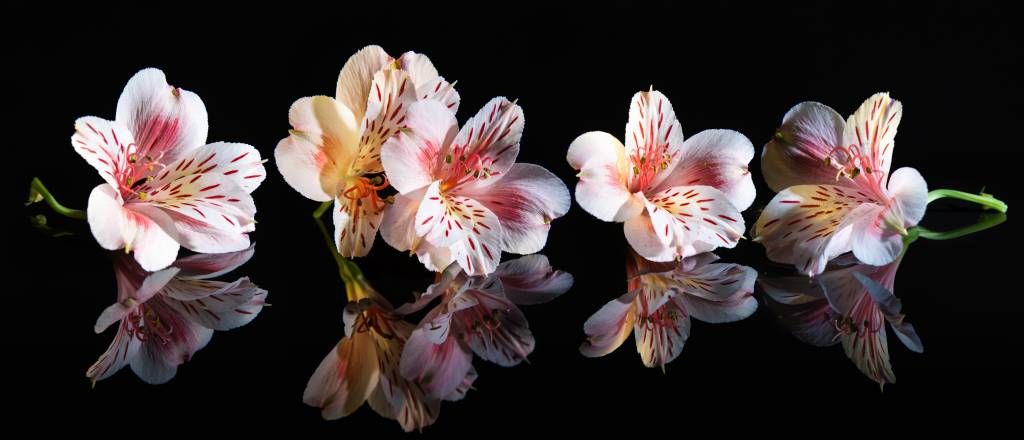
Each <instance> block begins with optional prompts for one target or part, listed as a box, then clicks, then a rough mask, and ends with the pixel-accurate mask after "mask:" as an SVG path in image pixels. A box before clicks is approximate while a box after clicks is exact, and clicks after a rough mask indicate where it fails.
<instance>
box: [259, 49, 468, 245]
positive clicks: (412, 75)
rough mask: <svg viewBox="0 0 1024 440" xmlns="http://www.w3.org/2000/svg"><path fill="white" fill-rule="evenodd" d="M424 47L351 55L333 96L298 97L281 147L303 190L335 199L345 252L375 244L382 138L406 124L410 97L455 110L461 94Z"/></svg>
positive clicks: (285, 166) (279, 158) (283, 162)
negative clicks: (396, 53)
mask: <svg viewBox="0 0 1024 440" xmlns="http://www.w3.org/2000/svg"><path fill="white" fill-rule="evenodd" d="M453 86H454V84H449V83H448V82H447V81H445V80H444V78H443V77H441V76H440V75H438V73H437V69H435V68H434V65H433V64H432V63H431V62H430V59H428V58H427V57H426V56H425V55H422V54H418V53H415V52H406V53H404V54H402V56H401V57H399V58H397V59H396V58H392V57H391V56H390V55H388V54H387V52H384V49H382V48H380V47H379V46H367V47H365V48H363V49H362V50H360V51H359V52H357V53H356V54H354V55H352V56H351V57H350V58H349V59H348V61H347V62H345V66H344V67H342V69H341V74H340V75H339V77H338V88H337V92H336V94H335V97H334V98H331V97H329V96H313V97H307V98H302V99H299V100H298V101H295V103H294V104H292V107H291V110H290V111H289V114H288V120H289V122H290V123H291V125H292V130H291V131H290V135H289V136H288V137H287V138H284V139H283V140H281V142H280V143H278V145H277V149H276V150H275V151H274V156H275V158H276V163H277V167H278V169H279V170H280V171H281V175H282V176H284V179H285V181H286V182H288V184H289V185H291V187H292V188H294V189H295V190H296V191H298V192H299V193H300V194H302V195H303V196H305V197H307V198H309V199H312V200H316V201H320V202H328V201H333V202H334V208H333V210H332V211H333V219H334V229H335V233H334V234H335V235H334V240H335V244H336V245H337V247H338V252H339V253H340V254H341V255H342V256H343V257H348V258H350V257H361V256H365V255H366V254H367V253H369V252H370V248H371V247H372V246H373V242H374V240H375V239H376V237H377V230H378V229H379V228H380V227H381V217H382V216H383V215H384V211H385V208H387V203H386V202H385V201H384V200H383V199H382V198H381V197H380V195H379V194H378V192H379V191H380V190H383V189H384V188H386V187H387V186H388V182H387V179H386V178H385V177H384V175H383V174H382V173H383V171H384V169H383V168H382V166H381V163H380V149H381V145H382V144H383V143H384V141H386V140H387V139H388V138H390V137H392V136H393V135H395V134H396V133H398V132H399V130H401V129H402V128H404V127H405V126H406V124H407V116H406V114H407V111H408V110H409V106H410V104H412V103H413V102H416V101H417V100H419V99H429V100H433V101H436V102H438V103H440V105H441V106H443V107H445V108H448V109H451V110H452V111H455V110H456V109H458V105H459V94H458V93H457V92H456V91H455V89H454V88H453Z"/></svg>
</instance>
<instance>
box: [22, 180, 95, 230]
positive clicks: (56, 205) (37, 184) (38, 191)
mask: <svg viewBox="0 0 1024 440" xmlns="http://www.w3.org/2000/svg"><path fill="white" fill-rule="evenodd" d="M28 197H29V203H35V202H38V201H40V200H43V201H45V202H46V204H47V205H50V208H52V209H53V211H54V212H56V213H57V214H60V215H63V216H65V217H70V218H73V219H78V220H85V219H86V216H85V211H83V210H81V209H71V208H68V207H66V206H64V205H61V204H60V202H58V201H57V199H56V198H54V197H53V194H50V191H49V190H47V189H46V186H45V185H43V181H41V180H39V178H38V177H35V178H33V179H32V184H31V185H29V193H28Z"/></svg>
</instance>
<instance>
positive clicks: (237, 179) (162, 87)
mask: <svg viewBox="0 0 1024 440" xmlns="http://www.w3.org/2000/svg"><path fill="white" fill-rule="evenodd" d="M207 128H208V127H207V120H206V107H204V106H203V102H202V101H201V100H200V99H199V96H196V94H195V93H192V92H189V91H187V90H182V89H180V88H177V87H172V86H170V85H168V84H167V80H166V78H165V77H164V74H163V72H161V71H159V70H157V69H145V70H142V71H140V72H138V73H136V74H135V76H133V77H132V78H131V80H129V81H128V85H126V86H125V89H124V92H122V93H121V97H120V99H118V101H117V116H116V117H115V119H114V120H113V121H107V120H104V119H100V118H96V117H92V116H87V117H83V118H79V119H78V120H77V121H75V135H74V136H72V137H71V144H72V146H73V147H74V148H75V151H77V152H78V153H79V154H81V155H82V157H84V158H85V160H86V161H88V162H89V164H90V165H92V166H94V167H96V169H97V170H98V171H99V173H100V176H101V177H103V179H104V180H106V182H107V183H106V184H102V185H99V186H97V187H96V188H95V189H94V190H93V191H92V194H91V195H90V196H89V207H88V210H87V214H88V220H89V227H90V228H91V229H92V233H93V236H95V237H96V241H97V242H99V244H100V246H103V247H104V248H105V249H109V250H115V249H120V248H122V247H123V248H125V250H126V251H132V250H134V251H135V259H136V260H137V261H138V262H139V264H141V265H142V267H143V268H144V269H146V270H148V271H155V270H160V269H163V268H165V267H167V266H168V265H170V264H171V263H172V262H173V261H174V259H175V257H176V256H177V255H178V248H179V245H180V246H184V247H186V248H188V249H191V250H193V251H196V252H206V253H219V252H233V251H239V250H242V249H245V248H246V247H248V246H249V237H248V235H246V233H248V232H251V231H253V230H254V229H255V227H256V226H255V220H254V219H253V217H254V216H255V215H256V206H255V205H254V204H253V200H252V197H251V196H250V195H249V194H250V193H251V192H252V191H253V190H254V189H256V187H258V186H259V185H260V182H262V181H263V179H264V178H265V176H266V171H265V170H264V169H263V161H262V160H261V159H260V154H259V152H258V151H256V149H255V148H253V147H251V146H249V145H246V144H236V143H226V142H217V143H213V144H209V145H205V144H206V132H207Z"/></svg>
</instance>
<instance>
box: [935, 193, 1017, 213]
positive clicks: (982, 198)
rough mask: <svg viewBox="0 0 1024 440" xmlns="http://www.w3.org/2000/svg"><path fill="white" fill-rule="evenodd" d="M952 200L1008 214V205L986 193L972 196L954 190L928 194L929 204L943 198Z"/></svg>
mask: <svg viewBox="0 0 1024 440" xmlns="http://www.w3.org/2000/svg"><path fill="white" fill-rule="evenodd" d="M946 197H949V198H952V199H958V200H963V201H966V202H971V203H977V204H979V205H981V206H984V207H986V208H991V209H994V210H996V211H999V212H1003V213H1005V212H1006V203H1004V202H1003V201H1002V200H999V199H997V198H995V197H992V196H991V195H989V194H985V193H984V192H983V193H981V194H971V193H966V192H963V191H957V190H954V189H937V190H934V191H932V192H929V193H928V203H931V202H934V201H936V200H938V199H942V198H946Z"/></svg>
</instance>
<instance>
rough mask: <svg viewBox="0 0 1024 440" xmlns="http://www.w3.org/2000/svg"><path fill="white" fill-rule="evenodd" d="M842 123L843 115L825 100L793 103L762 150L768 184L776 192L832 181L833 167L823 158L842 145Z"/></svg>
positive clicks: (763, 169)
mask: <svg viewBox="0 0 1024 440" xmlns="http://www.w3.org/2000/svg"><path fill="white" fill-rule="evenodd" d="M845 125H846V123H845V122H844V121H843V117H842V116H840V115H839V113H836V111H835V110H832V108H831V107H829V106H827V105H825V104H821V103H817V102H802V103H800V104H797V105H795V106H793V108H791V109H790V110H789V112H787V113H786V116H785V117H783V118H782V126H781V127H779V129H778V130H777V131H776V132H775V137H774V138H773V139H772V140H771V141H769V142H768V143H767V144H765V146H764V151H763V152H762V154H761V170H762V172H763V173H764V180H765V181H766V182H767V183H768V186H769V187H770V188H771V189H772V190H774V191H776V192H779V191H782V190H784V189H786V188H788V187H791V186H796V185H812V184H829V183H833V184H834V183H835V177H836V170H835V168H832V167H831V166H828V165H826V163H825V159H826V158H828V157H829V155H830V154H831V153H832V151H833V150H834V149H835V148H837V147H841V146H843V145H842V141H843V130H844V127H845Z"/></svg>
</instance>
